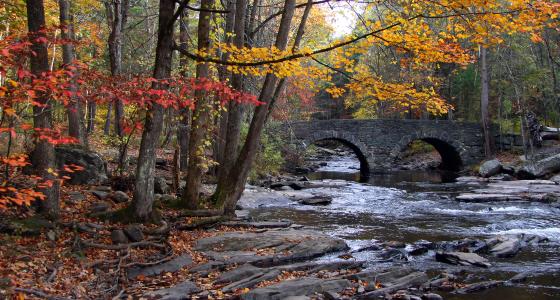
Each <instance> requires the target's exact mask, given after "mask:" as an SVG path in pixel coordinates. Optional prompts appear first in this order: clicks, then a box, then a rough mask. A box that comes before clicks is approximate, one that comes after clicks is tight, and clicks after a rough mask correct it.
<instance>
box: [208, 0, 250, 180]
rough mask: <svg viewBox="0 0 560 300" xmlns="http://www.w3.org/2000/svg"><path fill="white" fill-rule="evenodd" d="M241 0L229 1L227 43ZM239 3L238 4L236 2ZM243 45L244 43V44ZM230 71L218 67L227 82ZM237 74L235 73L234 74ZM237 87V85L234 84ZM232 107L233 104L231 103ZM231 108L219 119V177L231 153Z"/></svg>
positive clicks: (220, 75)
mask: <svg viewBox="0 0 560 300" xmlns="http://www.w3.org/2000/svg"><path fill="white" fill-rule="evenodd" d="M239 2H245V0H239V1H233V0H229V1H228V7H227V10H228V11H229V13H228V15H227V17H226V25H225V34H224V42H225V43H228V44H229V43H231V40H232V38H231V34H232V33H233V31H234V29H233V28H234V26H235V22H237V17H238V16H237V11H236V5H241V4H240V3H239ZM236 3H237V4H236ZM243 29H244V28H242V32H241V35H240V36H241V39H243V36H244V33H245V32H244V30H243ZM234 34H235V36H236V37H237V35H238V33H237V32H235V33H234ZM242 46H243V45H242ZM228 57H229V54H228V53H227V52H226V53H225V54H223V55H222V60H227V59H228ZM230 75H231V74H230V72H229V71H228V70H227V67H226V66H223V65H222V66H219V67H218V77H219V78H220V81H221V82H226V81H227V80H228V78H229V77H230ZM234 76H235V75H234ZM234 88H235V86H234ZM230 107H231V105H230ZM230 111H231V109H230V108H228V109H227V110H225V111H222V112H221V114H220V119H219V124H218V138H217V140H216V142H214V158H215V160H216V161H217V162H218V167H217V168H218V169H217V171H218V177H220V176H221V175H220V174H221V173H223V170H224V163H225V162H224V160H226V161H227V159H228V157H226V153H227V156H230V153H229V152H227V150H226V139H227V136H228V122H229V121H228V120H229V114H230Z"/></svg>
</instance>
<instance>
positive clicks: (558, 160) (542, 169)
mask: <svg viewBox="0 0 560 300" xmlns="http://www.w3.org/2000/svg"><path fill="white" fill-rule="evenodd" d="M559 171H560V154H556V155H553V156H550V157H547V158H545V159H541V160H538V161H536V162H532V161H528V162H526V163H525V164H524V165H523V166H522V167H521V168H520V169H519V170H518V171H517V174H516V175H517V177H518V178H521V179H533V178H540V177H544V176H546V175H548V174H554V173H557V172H559Z"/></svg>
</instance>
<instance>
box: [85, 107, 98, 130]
mask: <svg viewBox="0 0 560 300" xmlns="http://www.w3.org/2000/svg"><path fill="white" fill-rule="evenodd" d="M96 113H97V103H95V101H90V102H89V103H88V119H87V132H88V133H92V132H93V130H95V115H96Z"/></svg>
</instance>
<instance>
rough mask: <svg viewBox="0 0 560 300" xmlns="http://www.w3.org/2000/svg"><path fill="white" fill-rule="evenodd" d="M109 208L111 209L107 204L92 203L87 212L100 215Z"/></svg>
mask: <svg viewBox="0 0 560 300" xmlns="http://www.w3.org/2000/svg"><path fill="white" fill-rule="evenodd" d="M109 208H111V205H110V204H109V203H107V202H104V201H100V202H94V203H92V204H91V206H90V209H89V210H90V212H91V213H102V212H106V211H108V210H109Z"/></svg>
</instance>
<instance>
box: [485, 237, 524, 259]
mask: <svg viewBox="0 0 560 300" xmlns="http://www.w3.org/2000/svg"><path fill="white" fill-rule="evenodd" d="M486 243H487V244H488V245H491V246H490V250H489V252H490V254H492V255H494V256H496V257H512V256H514V255H515V254H517V252H519V250H521V241H520V240H519V238H517V237H512V236H498V237H495V238H492V239H490V240H488V241H487V242H486Z"/></svg>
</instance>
